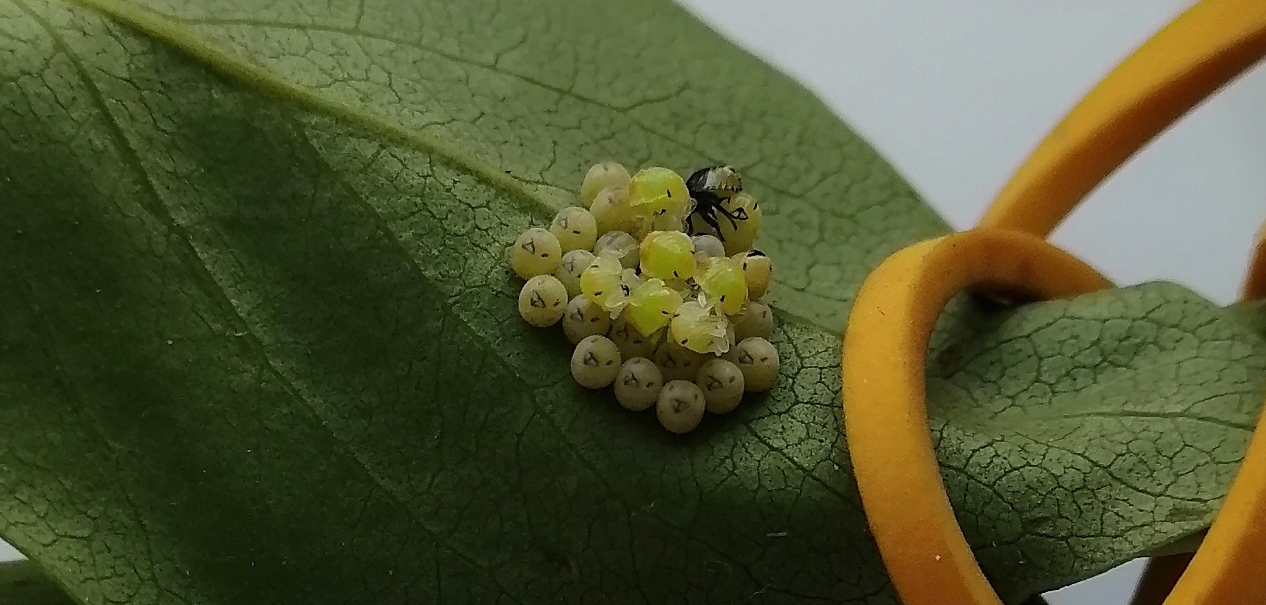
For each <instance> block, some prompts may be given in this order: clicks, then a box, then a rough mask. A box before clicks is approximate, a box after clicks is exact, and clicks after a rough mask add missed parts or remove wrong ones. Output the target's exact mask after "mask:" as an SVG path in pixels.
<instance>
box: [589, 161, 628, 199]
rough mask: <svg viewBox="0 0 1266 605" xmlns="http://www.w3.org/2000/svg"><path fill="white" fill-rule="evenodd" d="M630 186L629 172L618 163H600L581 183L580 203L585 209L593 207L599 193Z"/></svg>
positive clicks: (593, 167) (590, 170) (592, 168)
mask: <svg viewBox="0 0 1266 605" xmlns="http://www.w3.org/2000/svg"><path fill="white" fill-rule="evenodd" d="M628 184H629V171H628V169H626V168H625V167H624V166H622V165H620V164H618V163H616V162H599V163H597V164H594V165H593V166H592V167H591V168H589V172H587V173H585V180H584V181H581V183H580V203H581V205H583V206H584V207H585V208H589V207H590V206H592V205H593V201H594V199H595V198H596V197H598V192H600V191H602V190H603V189H606V188H608V187H625V186H627V185H628Z"/></svg>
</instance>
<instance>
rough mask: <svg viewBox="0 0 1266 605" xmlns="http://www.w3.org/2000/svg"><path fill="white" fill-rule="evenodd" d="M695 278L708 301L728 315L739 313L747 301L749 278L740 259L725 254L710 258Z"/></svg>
mask: <svg viewBox="0 0 1266 605" xmlns="http://www.w3.org/2000/svg"><path fill="white" fill-rule="evenodd" d="M708 261H709V262H707V263H706V265H705V267H704V269H703V272H702V273H701V274H700V275H699V276H697V277H696V278H695V281H696V282H697V283H698V284H699V289H701V290H703V293H704V296H705V297H707V299H708V302H710V303H712V304H714V305H716V306H717V308H719V309H720V310H721V312H722V313H725V314H726V315H737V314H738V313H739V312H740V311H742V310H743V303H745V302H747V278H746V277H745V276H744V275H743V266H742V265H741V264H739V262H738V261H736V260H734V259H732V258H727V257H724V256H720V257H716V258H710V259H708Z"/></svg>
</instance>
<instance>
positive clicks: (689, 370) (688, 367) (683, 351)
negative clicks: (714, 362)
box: [654, 338, 703, 380]
mask: <svg viewBox="0 0 1266 605" xmlns="http://www.w3.org/2000/svg"><path fill="white" fill-rule="evenodd" d="M654 359H655V365H658V366H659V369H660V371H661V372H663V373H664V380H694V379H695V374H697V373H698V372H699V366H701V365H703V355H701V354H699V353H698V352H697V351H693V350H691V349H688V348H686V347H683V346H681V345H679V344H677V343H676V342H673V339H671V338H669V339H667V340H665V341H664V342H663V344H661V345H659V348H658V349H656V350H655V357H654Z"/></svg>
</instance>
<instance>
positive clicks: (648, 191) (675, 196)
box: [629, 166, 690, 219]
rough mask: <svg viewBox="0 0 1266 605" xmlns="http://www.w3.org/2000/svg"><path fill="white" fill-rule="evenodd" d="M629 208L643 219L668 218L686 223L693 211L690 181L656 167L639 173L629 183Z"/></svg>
mask: <svg viewBox="0 0 1266 605" xmlns="http://www.w3.org/2000/svg"><path fill="white" fill-rule="evenodd" d="M629 208H630V209H631V210H632V211H633V212H634V214H637V215H639V216H643V217H657V216H661V215H665V216H671V217H680V218H681V219H685V218H686V215H687V214H689V208H690V192H689V191H688V190H687V189H686V181H685V180H684V179H682V178H681V175H679V174H677V173H676V172H673V171H672V170H669V169H668V168H661V167H658V166H656V167H651V168H644V169H642V170H639V171H638V172H637V174H635V175H633V178H632V180H630V181H629Z"/></svg>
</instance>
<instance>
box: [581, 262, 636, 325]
mask: <svg viewBox="0 0 1266 605" xmlns="http://www.w3.org/2000/svg"><path fill="white" fill-rule="evenodd" d="M640 281H641V280H640V279H639V278H638V277H637V274H636V273H635V272H634V271H633V270H632V269H625V268H624V266H623V265H621V264H620V261H619V260H618V259H617V258H616V257H615V256H613V255H610V254H600V255H598V256H597V257H596V258H594V260H593V263H591V264H590V265H589V268H587V269H585V270H584V272H583V273H581V274H580V290H581V292H582V293H583V294H584V295H585V296H586V297H588V298H589V300H592V301H593V302H595V303H597V304H598V306H600V307H602V308H603V309H606V310H607V312H608V313H610V314H611V317H616V316H617V315H619V314H620V311H622V310H623V309H624V306H625V305H626V304H628V301H629V295H630V294H632V293H633V288H634V287H635V286H636V285H637V284H638V283H640Z"/></svg>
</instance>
